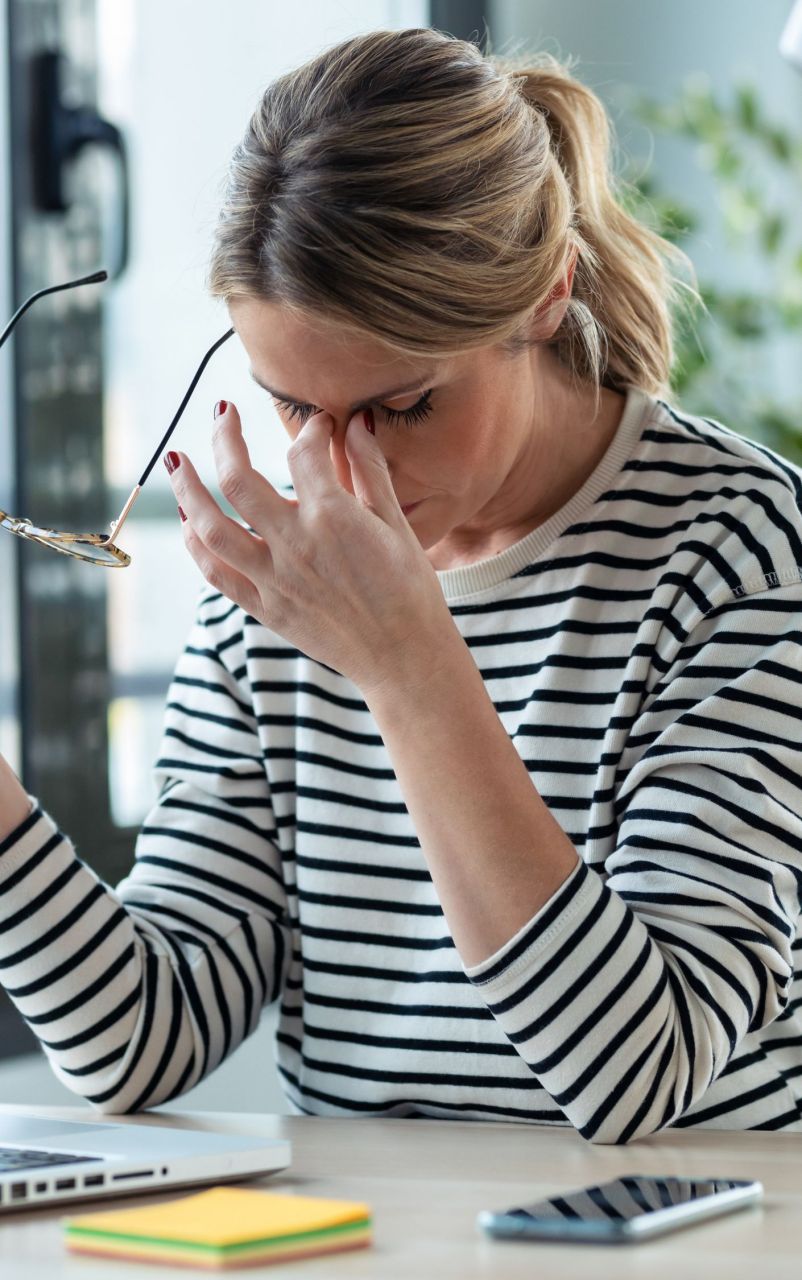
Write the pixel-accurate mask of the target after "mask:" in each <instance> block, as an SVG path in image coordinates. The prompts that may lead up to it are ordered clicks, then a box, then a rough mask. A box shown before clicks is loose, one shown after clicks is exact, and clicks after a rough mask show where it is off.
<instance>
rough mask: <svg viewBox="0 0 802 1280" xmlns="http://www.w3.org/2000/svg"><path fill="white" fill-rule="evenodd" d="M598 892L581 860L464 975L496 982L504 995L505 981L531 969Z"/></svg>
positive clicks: (482, 982)
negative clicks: (514, 930)
mask: <svg viewBox="0 0 802 1280" xmlns="http://www.w3.org/2000/svg"><path fill="white" fill-rule="evenodd" d="M597 897H598V892H597V891H595V886H594V885H593V883H592V877H591V874H590V871H589V870H588V867H587V865H586V864H585V863H584V862H582V861H579V862H578V863H577V866H576V867H575V868H574V870H573V871H572V872H571V874H570V876H569V877H568V879H567V880H564V881H563V883H562V884H561V885H560V887H559V889H557V890H556V892H555V893H553V894H552V896H551V897H550V898H549V900H548V902H546V903H545V904H544V905H543V906H542V907H541V908H540V910H539V911H538V912H537V914H536V915H534V916H533V917H532V919H531V920H528V921H527V923H526V924H525V925H524V926H523V927H522V928H521V929H519V930H518V932H517V933H516V934H515V936H514V937H512V938H510V940H509V942H505V943H504V945H503V946H502V947H500V948H499V949H498V951H496V952H495V953H494V954H493V955H492V956H488V958H487V959H486V960H482V961H480V963H479V964H475V965H471V967H470V968H465V966H463V968H465V976H466V977H467V978H468V979H469V980H470V981H471V982H473V983H474V984H475V985H476V986H479V987H481V986H484V985H485V984H490V983H492V984H493V987H494V992H493V994H494V997H496V996H498V997H503V995H504V988H505V985H506V982H510V983H511V984H512V983H514V980H515V978H516V976H517V975H518V974H521V973H524V972H526V971H528V970H530V969H531V966H532V963H533V961H534V960H535V958H536V957H537V956H538V955H539V954H540V953H541V952H543V951H545V950H546V949H547V948H548V947H549V946H550V945H551V943H553V942H555V941H556V940H557V939H558V938H560V936H561V935H562V934H563V933H564V931H565V929H566V928H567V926H568V925H569V924H570V922H571V921H572V920H573V919H574V918H575V917H576V916H577V915H579V914H581V913H582V912H586V911H588V910H589V909H590V908H591V907H592V906H593V905H594V903H595V901H596V899H597Z"/></svg>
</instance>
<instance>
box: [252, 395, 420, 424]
mask: <svg viewBox="0 0 802 1280" xmlns="http://www.w3.org/2000/svg"><path fill="white" fill-rule="evenodd" d="M432 391H433V388H432V387H430V388H429V390H428V391H424V393H423V395H422V396H421V398H420V400H418V402H417V404H413V405H412V406H411V407H410V408H409V409H387V408H385V406H384V405H382V406H381V411H382V413H383V414H384V415H385V417H386V418H387V425H388V426H390V427H401V426H404V427H412V426H415V424H416V423H418V422H423V420H424V418H428V416H429V414H430V413H431V411H432ZM273 400H274V403H275V404H277V405H279V406H280V407H281V408H282V409H284V410H285V412H286V413H288V414H289V416H290V418H295V417H298V418H299V419H302V420H303V421H304V422H305V421H306V419H307V418H311V416H312V413H313V411H314V405H311V404H293V403H292V401H291V400H279V399H278V398H277V397H276V396H274V397H273Z"/></svg>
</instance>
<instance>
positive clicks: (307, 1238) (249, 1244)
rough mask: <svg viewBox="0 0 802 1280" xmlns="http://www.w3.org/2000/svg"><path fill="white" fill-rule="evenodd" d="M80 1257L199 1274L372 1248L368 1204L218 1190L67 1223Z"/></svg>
mask: <svg viewBox="0 0 802 1280" xmlns="http://www.w3.org/2000/svg"><path fill="white" fill-rule="evenodd" d="M64 1226H65V1232H66V1242H67V1248H68V1249H70V1250H73V1251H74V1252H76V1253H93V1254H101V1255H103V1256H104V1257H115V1258H133V1259H138V1260H140V1261H158V1262H175V1263H177V1264H179V1265H183V1266H186V1265H188V1264H189V1265H192V1266H195V1267H210V1268H214V1267H242V1266H254V1265H255V1264H256V1263H266V1262H272V1261H274V1260H275V1261H279V1260H286V1259H289V1258H299V1257H308V1256H309V1255H310V1254H314V1253H333V1252H335V1251H339V1250H342V1249H356V1248H360V1247H363V1246H365V1245H368V1244H370V1240H371V1218H370V1209H369V1208H368V1206H367V1205H366V1204H355V1203H353V1202H352V1201H349V1200H319V1199H316V1198H313V1197H310V1196H291V1195H280V1194H276V1193H275V1192H272V1191H254V1190H252V1189H250V1188H247V1187H214V1188H212V1189H211V1190H210V1191H201V1192H200V1193H199V1194H197V1195H194V1196H184V1197H183V1198H181V1199H177V1200H169V1201H168V1202H167V1203H166V1204H158V1205H154V1206H148V1207H145V1208H141V1209H119V1210H111V1211H108V1212H105V1213H90V1214H85V1215H83V1216H81V1217H80V1218H70V1219H68V1220H67V1221H66V1222H65V1224H64Z"/></svg>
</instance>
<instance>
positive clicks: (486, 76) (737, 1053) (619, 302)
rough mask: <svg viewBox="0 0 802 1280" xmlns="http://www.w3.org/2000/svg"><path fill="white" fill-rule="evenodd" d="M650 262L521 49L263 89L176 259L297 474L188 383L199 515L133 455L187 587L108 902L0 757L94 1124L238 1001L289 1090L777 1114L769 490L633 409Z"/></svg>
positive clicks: (11, 968) (798, 701)
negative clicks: (210, 237) (520, 61)
mask: <svg viewBox="0 0 802 1280" xmlns="http://www.w3.org/2000/svg"><path fill="white" fill-rule="evenodd" d="M672 253H673V254H674V257H675V260H678V258H679V257H681V255H677V254H676V251H672V250H671V249H670V246H668V245H667V244H665V243H664V242H663V241H661V240H660V239H659V237H657V236H656V235H655V234H654V233H653V232H651V231H649V230H648V229H646V228H644V227H643V226H641V225H639V224H638V223H637V222H636V221H634V220H633V219H632V218H631V217H630V216H629V215H628V214H627V213H626V212H625V211H624V210H623V209H622V207H621V206H620V205H619V204H618V203H617V202H616V199H615V197H614V194H613V192H612V189H611V184H610V178H609V174H608V132H607V120H606V117H605V114H604V111H603V108H602V107H601V105H600V103H599V101H598V100H597V99H596V97H595V96H594V95H593V94H592V93H591V92H590V91H589V90H588V89H586V88H584V87H583V86H582V85H581V84H579V83H578V82H577V81H576V80H574V79H573V78H572V77H571V76H570V74H569V73H568V72H567V70H566V69H565V68H563V67H562V66H561V65H560V64H558V63H557V62H555V61H554V59H551V58H542V59H540V60H539V61H537V62H536V64H533V65H530V66H529V67H528V69H521V68H516V67H515V66H510V65H507V64H504V63H503V62H501V61H500V60H498V59H494V58H491V57H488V56H483V55H482V54H481V53H480V52H479V51H478V50H477V49H476V48H475V47H474V46H472V45H470V44H467V43H463V42H461V41H459V40H454V39H452V38H450V37H447V36H445V35H442V34H440V33H438V32H435V31H431V30H406V31H400V32H385V31H379V32H373V33H371V34H369V35H366V36H361V37H358V38H356V39H353V40H349V41H346V42H345V43H343V44H340V45H338V46H336V47H335V48H332V49H330V50H328V51H327V52H325V53H323V54H322V55H321V56H320V57H318V58H315V59H314V60H313V61H312V62H310V63H308V64H307V65H305V66H303V67H301V68H299V69H298V70H297V71H295V72H293V73H291V74H289V75H286V76H284V77H282V78H281V79H280V80H278V81H276V82H275V83H274V84H273V85H271V86H270V87H269V88H268V90H267V91H266V93H265V95H264V97H263V99H262V101H261V103H260V105H259V107H258V108H257V110H256V112H255V114H254V116H253V118H252V120H251V122H250V125H249V127H248V130H247V133H246V135H245V138H244V141H243V143H242V145H241V146H240V147H239V148H238V149H237V151H236V152H235V154H234V157H233V161H232V166H231V173H230V182H229V187H228V191H227V195H226V199H225V203H224V207H223V210H222V214H221V218H220V222H219V227H218V232H217V239H216V244H215V248H214V255H213V260H212V268H211V280H210V283H211V290H212V293H213V294H214V295H216V296H218V297H221V298H223V299H224V300H225V302H226V303H227V305H228V308H229V312H230V315H231V319H232V323H233V325H234V326H235V328H236V330H237V333H238V336H239V337H240V339H241V341H242V343H243V345H244V346H245V348H246V351H247V353H248V355H249V357H250V361H251V366H252V372H253V374H254V377H255V378H256V379H257V381H260V382H261V383H262V384H263V385H264V386H265V387H266V388H267V389H269V390H270V391H271V393H272V395H273V396H274V398H275V400H276V402H277V404H278V406H279V410H280V413H281V416H282V419H283V422H284V425H285V427H286V429H287V431H288V434H289V435H290V436H291V437H292V444H291V447H290V450H289V455H288V456H289V463H290V470H291V475H292V479H293V486H294V491H295V497H294V499H292V500H289V499H287V498H285V497H282V496H281V495H279V494H278V493H277V492H276V491H275V490H274V489H273V488H272V487H271V485H270V484H268V482H267V481H266V480H265V479H264V478H263V477H261V476H260V475H258V474H257V473H256V472H254V471H253V469H252V468H251V466H250V463H249V459H248V452H247V448H246V445H245V443H244V439H243V435H242V430H241V424H240V420H239V417H238V414H237V410H236V407H235V406H234V405H233V404H227V402H225V401H220V402H219V403H218V405H217V406H216V424H215V436H214V443H215V453H216V461H217V467H218V473H219V481H220V487H221V490H222V492H223V494H224V495H225V496H226V498H227V499H228V500H229V501H230V502H231V504H232V506H233V508H234V509H235V510H236V512H237V513H238V515H239V516H240V517H241V522H240V521H236V520H232V519H229V518H228V517H226V516H224V515H223V514H222V512H221V510H220V508H219V507H218V505H217V504H216V502H215V501H214V499H213V498H212V497H211V496H210V494H209V492H208V490H207V489H206V488H205V486H204V485H203V483H202V482H201V480H200V479H199V477H198V475H197V473H196V472H195V470H194V468H193V466H192V463H191V461H190V459H189V458H188V457H187V456H186V455H185V454H177V453H171V454H170V455H168V457H167V458H166V462H167V465H168V470H170V473H171V481H172V484H173V487H174V490H175V494H176V498H177V501H178V503H179V506H180V510H181V516H182V518H183V520H184V523H183V529H184V534H185V538H186V543H187V548H188V550H189V552H190V554H191V556H192V558H193V560H194V561H195V563H196V564H197V565H198V566H199V567H200V569H201V571H202V573H203V574H204V577H205V578H206V580H207V582H208V584H209V587H208V589H206V590H205V591H204V593H203V595H202V598H201V600H200V605H199V611H198V616H197V621H196V624H195V627H194V629H193V632H192V634H191V636H190V638H189V641H188V644H187V647H186V650H185V652H184V654H183V656H182V657H181V659H180V661H179V663H178V667H177V671H176V675H175V680H174V683H173V685H172V688H171V691H170V695H169V699H168V706H167V712H166V725H165V733H164V739H163V745H162V751H161V755H160V758H159V760H158V762H157V777H158V778H159V780H160V783H161V792H160V797H159V800H158V803H157V804H156V807H155V808H154V809H153V811H152V812H151V813H150V814H149V816H148V818H147V820H146V822H145V824H144V826H143V829H142V832H141V834H140V836H139V839H138V842H137V849H136V861H135V866H134V868H133V870H132V872H131V874H130V876H129V877H128V878H127V879H126V880H124V881H123V883H122V884H121V885H120V886H118V889H117V891H116V893H115V892H112V891H111V890H109V889H107V888H106V887H105V886H104V885H103V884H101V883H100V882H99V881H98V880H97V878H96V877H95V876H94V875H93V873H92V872H91V871H90V870H89V868H88V867H86V866H85V865H84V864H83V863H82V862H81V861H80V860H79V859H78V858H77V856H76V854H75V851H74V850H73V848H72V846H71V844H70V842H69V840H68V839H67V837H66V836H64V835H62V834H61V833H60V832H59V830H58V828H57V827H56V825H55V823H54V821H53V819H52V818H50V817H49V816H48V815H47V814H45V813H43V812H42V810H41V809H40V808H39V806H38V804H37V801H36V799H35V798H34V797H31V796H28V795H27V794H26V793H25V792H24V790H23V789H22V788H21V786H20V785H19V783H18V782H17V781H16V780H15V779H14V778H13V775H12V774H11V772H10V770H9V769H8V768H7V767H6V768H5V770H4V772H3V774H2V781H1V782H0V786H1V788H2V790H0V814H2V825H0V837H2V842H1V843H0V903H1V904H2V906H1V907H0V911H1V912H2V915H1V916H0V947H2V950H1V951H0V965H2V968H1V969H0V972H2V977H3V981H4V983H5V984H6V986H7V988H8V991H9V994H10V995H11V997H12V999H13V1000H15V1002H16V1003H17V1005H18V1007H19V1009H20V1010H21V1012H22V1013H23V1015H24V1016H25V1017H26V1019H27V1020H28V1021H29V1023H30V1024H31V1025H32V1026H33V1028H34V1030H35V1031H36V1032H37V1034H38V1035H39V1037H40V1038H41V1041H42V1044H43V1046H44V1048H45V1050H46V1052H47V1054H48V1056H49V1058H50V1060H51V1062H52V1064H53V1066H54V1069H55V1071H56V1073H57V1075H58V1076H59V1078H60V1079H61V1080H62V1081H64V1083H66V1084H67V1085H68V1086H69V1087H70V1088H72V1089H74V1090H75V1091H76V1092H78V1093H81V1094H82V1095H83V1096H84V1097H86V1098H88V1099H89V1100H90V1101H91V1102H92V1103H93V1104H94V1105H95V1106H97V1107H99V1108H101V1109H102V1110H107V1111H122V1110H128V1111H133V1110H136V1109H138V1108H141V1107H145V1106H151V1105H154V1104H156V1103H158V1102H162V1101H164V1100H165V1099H167V1098H171V1097H174V1096H175V1095H176V1094H178V1093H181V1092H182V1091H184V1090H187V1089H189V1088H191V1087H192V1086H193V1085H194V1084H195V1083H196V1082H197V1081H198V1080H199V1079H200V1078H201V1077H202V1076H203V1075H204V1074H206V1073H208V1072H209V1071H210V1070H212V1069H213V1068H214V1067H215V1066H216V1065H217V1064H218V1063H219V1062H220V1061H221V1060H222V1059H223V1058H224V1057H225V1056H226V1054H228V1053H229V1052H231V1050H232V1049H234V1048H235V1046H236V1045H237V1044H238V1043H239V1042H240V1041H241V1040H242V1039H243V1038H244V1037H245V1036H247V1035H248V1034H249V1033H250V1032H251V1031H253V1029H254V1028H255V1026H256V1024H257V1022H258V1019H259V1014H260V1009H261V1007H262V1006H263V1004H265V1003H266V1002H268V1001H272V1000H280V1001H281V1017H280V1023H279V1031H278V1045H277V1052H278V1062H279V1068H280V1072H281V1075H282V1078H283V1081H284V1084H285V1086H286V1090H287V1093H288V1096H289V1098H290V1100H291V1102H292V1104H293V1105H294V1107H295V1108H297V1109H299V1110H301V1111H306V1112H314V1113H321V1114H333V1115H342V1114H346V1115H399V1116H408V1115H429V1116H441V1117H450V1116H460V1117H468V1118H476V1119H481V1118H502V1119H511V1120H520V1121H542V1122H547V1123H554V1124H563V1125H564V1124H571V1125H573V1126H575V1127H576V1128H577V1129H578V1130H579V1131H580V1132H581V1133H582V1134H584V1135H585V1136H586V1137H587V1138H589V1139H591V1140H593V1141H597V1142H626V1141H628V1140H630V1139H632V1138H636V1137H638V1136H640V1135H642V1134H648V1133H651V1132H654V1131H656V1130H658V1129H660V1128H661V1127H664V1126H668V1125H672V1124H674V1125H707V1126H714V1127H724V1128H788V1129H795V1130H799V1129H800V1128H802V1123H801V1122H800V1114H799V1102H798V1099H799V1098H800V1096H802V1086H800V1083H799V1081H800V1075H801V1074H802V1024H800V1019H799V1017H798V1014H797V1005H799V1004H800V1003H802V1001H800V998H799V993H800V987H799V985H798V975H797V973H796V972H795V948H796V943H795V937H796V927H797V917H798V914H799V892H800V885H801V884H802V876H801V875H800V864H801V863H802V824H801V821H800V811H801V810H802V788H801V787H800V780H799V779H800V769H799V752H798V749H797V744H798V739H799V724H800V715H801V714H802V682H800V680H799V664H798V658H799V650H798V631H797V630H796V629H795V624H796V611H797V610H798V608H799V605H800V599H802V587H801V586H800V572H801V571H800V569H799V567H798V566H800V565H802V545H801V542H800V540H801V539H802V515H800V493H801V492H802V489H801V488H800V480H801V479H802V476H801V475H800V472H799V471H797V470H796V469H795V468H794V467H792V466H791V464H790V463H788V462H786V461H785V460H784V459H782V458H780V457H778V456H777V455H776V454H774V453H772V452H771V451H769V450H767V449H764V448H761V447H760V446H758V445H756V444H754V443H751V442H749V441H747V440H745V439H743V438H741V437H740V436H738V435H736V434H734V433H733V432H731V431H729V430H727V428H726V427H724V426H721V425H720V424H718V423H716V422H710V421H707V420H703V419H701V418H698V417H690V416H688V415H687V414H681V413H678V412H677V411H676V410H675V409H673V408H671V407H670V406H669V405H668V404H667V403H666V402H665V400H664V399H662V398H660V397H662V396H663V395H664V394H665V388H666V385H667V382H668V377H669V372H670V366H671V330H670V303H671V300H672V295H673V294H674V292H675V291H676V289H677V287H678V286H677V284H676V282H675V280H674V278H673V277H672V275H671V273H670V271H669V266H668V263H669V260H670V255H671V254H672ZM366 427H367V430H366V429H365V428H366ZM399 427H404V428H408V429H404V430H398V429H397V428H399ZM795 984H797V985H795Z"/></svg>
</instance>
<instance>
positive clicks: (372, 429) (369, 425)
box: [364, 409, 376, 436]
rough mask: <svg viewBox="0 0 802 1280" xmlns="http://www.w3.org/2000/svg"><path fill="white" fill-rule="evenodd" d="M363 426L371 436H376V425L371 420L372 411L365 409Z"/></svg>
mask: <svg viewBox="0 0 802 1280" xmlns="http://www.w3.org/2000/svg"><path fill="white" fill-rule="evenodd" d="M364 413H365V426H366V427H367V429H368V431H369V432H370V434H371V435H372V436H375V434H376V423H375V422H374V420H373V410H372V409H365V411H364Z"/></svg>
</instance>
